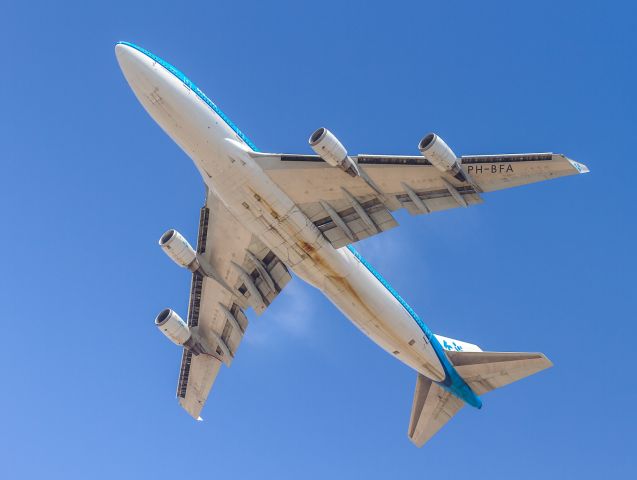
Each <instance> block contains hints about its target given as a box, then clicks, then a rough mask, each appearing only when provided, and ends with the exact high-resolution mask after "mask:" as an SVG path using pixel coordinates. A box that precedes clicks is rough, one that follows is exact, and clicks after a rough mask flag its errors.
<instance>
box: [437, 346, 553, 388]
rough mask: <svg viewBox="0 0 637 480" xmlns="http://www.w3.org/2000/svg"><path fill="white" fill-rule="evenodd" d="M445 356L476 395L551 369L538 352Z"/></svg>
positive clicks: (549, 362) (546, 360) (465, 353)
mask: <svg viewBox="0 0 637 480" xmlns="http://www.w3.org/2000/svg"><path fill="white" fill-rule="evenodd" d="M447 356H448V357H449V360H451V363H453V365H454V367H455V368H456V370H457V371H458V373H459V374H460V376H461V377H462V378H463V379H464V381H465V382H467V384H468V385H469V386H470V387H471V390H473V391H474V392H475V393H476V395H482V394H484V393H487V392H490V391H491V390H495V389H496V388H500V387H504V386H505V385H508V384H509V383H513V382H515V381H517V380H521V379H523V378H525V377H528V376H529V375H533V374H534V373H537V372H539V371H541V370H544V369H546V368H549V367H551V366H553V363H551V361H550V360H549V359H548V358H546V357H545V356H544V354H542V353H524V352H453V351H450V352H447Z"/></svg>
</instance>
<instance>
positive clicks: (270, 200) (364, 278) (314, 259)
mask: <svg viewBox="0 0 637 480" xmlns="http://www.w3.org/2000/svg"><path fill="white" fill-rule="evenodd" d="M117 56H118V60H119V62H120V65H121V67H122V70H123V71H124V74H125V76H126V79H127V80H128V82H129V83H130V85H131V87H132V89H133V91H134V92H135V95H136V96H137V98H138V99H139V101H140V102H141V103H142V105H143V106H144V107H145V108H146V110H147V111H148V113H149V114H150V115H151V116H152V118H153V119H154V120H155V121H156V122H157V123H158V124H159V125H160V126H161V127H162V129H163V130H164V131H165V132H166V133H167V134H168V135H169V136H170V137H171V138H172V139H173V140H174V141H175V142H176V143H177V144H178V145H179V146H180V147H181V148H182V149H183V150H184V151H185V152H186V153H187V154H188V155H189V156H190V158H192V160H193V161H194V163H195V165H196V167H197V169H198V170H199V172H200V173H201V176H202V178H203V180H204V182H205V183H206V185H207V186H208V188H209V190H210V192H211V193H212V194H214V195H216V196H217V197H218V199H219V201H220V202H221V203H222V204H223V205H225V207H226V208H227V209H228V210H229V211H230V213H231V214H232V215H233V216H234V217H235V218H236V219H237V220H238V221H239V222H240V223H241V224H242V225H243V226H245V228H246V229H248V230H249V231H250V232H251V233H253V234H254V235H256V236H257V237H259V238H260V239H261V241H263V243H264V244H266V245H267V246H268V247H269V248H270V249H271V250H272V251H273V252H274V253H275V254H276V255H277V256H278V257H279V258H280V259H281V260H282V261H283V262H284V263H285V264H286V265H287V266H288V267H289V268H290V269H292V270H293V271H294V272H295V273H296V275H298V276H299V277H301V278H302V279H303V280H305V281H306V282H308V283H309V284H311V285H313V286H314V287H316V288H318V289H319V290H321V291H322V292H323V293H324V294H325V295H326V296H327V298H329V299H330V301H331V302H332V303H333V304H334V305H335V306H336V307H337V308H338V309H339V310H341V311H342V312H343V314H344V315H345V316H347V317H348V318H349V319H350V320H351V321H352V322H353V323H354V324H355V325H356V326H357V327H358V328H359V329H361V330H362V331H363V332H364V333H365V334H366V335H367V336H368V337H369V338H371V339H372V340H373V341H374V342H376V343H377V344H378V345H380V346H381V347H382V348H383V349H385V350H386V351H387V352H389V353H390V354H392V355H394V356H395V357H397V358H398V359H400V360H401V361H402V362H404V363H405V364H407V365H409V366H410V367H412V368H413V369H415V370H417V371H418V372H420V373H422V374H423V375H425V376H427V377H429V378H431V379H432V380H434V381H442V380H443V379H444V378H445V372H444V369H443V366H442V364H441V362H440V360H439V359H438V356H437V355H436V352H435V351H434V349H433V348H432V345H431V343H430V341H429V340H428V339H427V338H426V337H425V334H424V332H423V330H422V329H421V327H420V326H419V325H418V324H417V323H416V322H415V321H414V318H413V316H412V315H411V314H410V313H409V312H408V311H407V310H406V308H405V307H404V306H403V305H402V304H401V303H400V302H399V300H398V299H397V298H396V296H395V295H394V294H393V293H392V292H390V291H389V290H388V288H387V287H386V286H385V285H383V283H381V281H379V279H378V278H377V277H376V276H375V275H374V273H373V272H372V271H370V268H369V267H368V266H367V265H365V264H363V263H362V261H361V260H359V259H358V258H357V257H356V256H355V255H354V254H353V253H352V252H351V251H350V250H349V249H348V248H341V249H338V250H336V249H334V248H333V247H332V246H331V244H330V243H329V242H328V241H327V240H326V239H325V238H324V237H323V235H322V234H321V232H320V231H319V230H318V228H317V227H316V226H315V225H314V224H313V223H312V222H311V221H310V220H309V219H308V218H307V217H306V215H305V214H304V213H303V212H301V210H300V209H299V208H298V207H297V206H296V205H295V204H294V203H293V202H292V200H290V198H289V197H288V196H287V195H286V194H285V193H284V192H283V191H282V190H281V189H280V188H279V187H278V186H277V185H276V184H275V183H274V182H273V181H272V180H271V179H270V178H269V177H268V176H267V174H266V173H265V172H264V171H263V170H262V169H261V167H260V166H259V163H258V156H256V155H254V151H253V150H252V148H251V147H250V146H249V145H248V144H247V143H246V142H245V141H244V140H243V139H242V138H241V136H240V135H239V134H238V133H237V131H236V130H235V129H233V128H231V126H230V125H229V120H227V119H224V118H222V115H223V114H221V113H220V112H219V111H217V110H215V109H213V108H212V107H211V106H210V105H209V104H208V103H206V102H205V101H204V100H202V98H201V96H200V95H199V93H198V92H196V91H194V90H193V88H196V87H194V86H193V85H191V84H190V83H189V81H188V80H187V79H186V82H184V78H183V77H180V75H181V72H178V71H176V70H175V71H172V72H171V71H169V70H168V68H167V67H166V66H163V65H161V64H160V63H158V62H157V61H156V60H155V59H153V58H151V57H150V56H148V55H145V54H144V53H142V52H140V51H138V50H136V49H133V48H131V47H128V46H126V45H118V46H117ZM168 67H170V66H168ZM343 175H345V173H343Z"/></svg>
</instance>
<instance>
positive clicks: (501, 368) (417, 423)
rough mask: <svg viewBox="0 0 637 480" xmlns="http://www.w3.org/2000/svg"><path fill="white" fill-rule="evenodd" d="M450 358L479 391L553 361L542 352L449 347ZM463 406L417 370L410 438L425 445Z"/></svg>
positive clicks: (517, 378) (533, 370)
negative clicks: (486, 350)
mask: <svg viewBox="0 0 637 480" xmlns="http://www.w3.org/2000/svg"><path fill="white" fill-rule="evenodd" d="M446 354H447V356H448V358H449V360H450V361H451V363H452V364H453V366H454V368H455V369H456V371H457V372H458V373H459V374H460V376H461V377H462V378H463V380H464V381H465V382H466V383H467V384H468V385H469V387H470V388H471V390H473V391H474V393H475V394H476V395H483V394H485V393H487V392H490V391H491V390H495V389H496V388H500V387H503V386H505V385H508V384H509V383H513V382H515V381H517V380H521V379H523V378H524V377H528V376H529V375H533V374H534V373H537V372H539V371H541V370H544V369H546V368H549V367H551V366H552V365H553V364H552V363H551V361H550V360H549V359H548V358H546V357H545V356H544V355H543V354H542V353H523V352H481V351H472V352H466V351H447V352H446ZM463 406H464V402H463V401H462V400H460V399H459V398H458V397H456V396H455V395H453V394H452V393H451V392H449V391H448V390H446V389H444V388H443V387H441V386H440V385H438V384H437V383H435V382H433V381H431V380H429V379H428V378H427V377H425V376H423V375H421V374H418V379H417V381H416V391H415V393H414V402H413V405H412V410H411V419H410V421H409V430H408V436H409V439H410V440H411V441H412V442H413V443H414V444H416V446H418V447H422V446H423V445H424V444H425V443H426V442H427V441H428V440H429V439H430V438H431V437H432V436H433V435H434V434H435V433H436V432H437V431H438V430H440V429H441V428H442V426H443V425H444V424H445V423H447V422H448V421H449V420H450V419H451V417H453V416H454V415H455V414H456V413H458V411H459V410H460V409H461V408H462V407H463Z"/></svg>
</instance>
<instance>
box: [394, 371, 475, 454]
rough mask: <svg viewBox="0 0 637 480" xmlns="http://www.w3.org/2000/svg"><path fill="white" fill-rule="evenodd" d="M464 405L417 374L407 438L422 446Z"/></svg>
mask: <svg viewBox="0 0 637 480" xmlns="http://www.w3.org/2000/svg"><path fill="white" fill-rule="evenodd" d="M463 406H464V402H463V401H462V400H460V399H459V398H458V397H456V396H455V395H452V394H451V393H450V392H448V391H447V390H444V389H443V388H442V387H440V386H438V384H436V383H434V382H432V381H431V380H429V379H428V378H427V377H425V376H424V375H421V374H418V379H417V380H416V391H415V393H414V403H413V405H412V408H411V419H410V421H409V431H408V432H407V434H408V435H409V439H410V440H411V441H412V442H413V443H414V444H415V445H416V446H418V447H422V446H423V445H424V444H425V443H426V442H427V441H428V440H429V439H430V438H431V437H433V436H434V435H435V433H436V432H437V431H438V430H440V429H441V428H442V426H443V425H444V424H445V423H447V422H448V421H449V420H451V417H453V416H454V415H455V414H456V413H458V411H459V410H460V409H461V408H462V407H463Z"/></svg>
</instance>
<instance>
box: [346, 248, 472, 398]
mask: <svg viewBox="0 0 637 480" xmlns="http://www.w3.org/2000/svg"><path fill="white" fill-rule="evenodd" d="M347 249H348V250H349V251H350V252H352V253H353V254H354V256H355V257H356V258H357V259H358V260H359V261H360V262H361V263H362V264H363V265H364V266H365V268H367V270H369V271H370V273H371V274H372V275H374V277H376V280H378V281H379V282H380V283H381V284H382V285H383V286H384V287H385V288H386V289H387V290H388V291H389V293H391V294H392V295H393V296H394V298H395V299H396V300H398V303H400V304H401V305H402V306H403V308H404V309H405V310H407V313H409V315H410V316H411V318H413V319H414V321H415V322H416V323H417V324H418V326H419V327H420V329H421V330H422V331H423V333H424V334H425V337H427V340H429V343H431V346H432V347H433V349H434V351H435V352H436V356H437V357H438V360H440V363H441V364H442V368H443V369H444V371H445V379H444V380H443V381H442V382H436V383H438V385H440V386H441V387H443V388H444V389H446V390H448V391H450V392H451V393H453V394H454V395H455V396H456V397H458V398H460V399H462V400H463V401H465V402H467V403H468V404H469V405H471V406H473V407H476V408H481V407H482V400H480V398H479V397H478V396H477V395H476V394H475V393H474V392H473V390H471V387H469V385H467V383H466V382H465V381H464V380H463V379H462V377H461V376H460V374H458V372H457V370H456V369H455V368H454V366H453V365H452V363H451V362H450V361H449V359H448V358H447V355H446V354H445V352H444V349H443V348H442V345H440V342H439V341H438V339H437V338H436V336H435V335H434V334H433V332H432V331H431V330H430V329H429V327H427V325H425V322H423V321H422V320H421V318H420V317H419V316H418V314H416V312H414V310H413V309H412V308H411V307H410V306H409V305H408V304H407V302H405V300H403V298H402V297H401V296H400V295H399V294H398V292H397V291H396V290H394V289H393V288H392V286H391V285H390V284H389V283H387V280H385V279H384V278H383V276H382V275H381V274H380V273H378V272H377V271H376V269H375V268H374V267H372V266H371V265H370V264H369V263H368V262H367V260H365V259H364V258H363V257H362V256H361V254H360V253H358V252H357V251H356V249H355V248H354V247H352V246H351V245H348V246H347Z"/></svg>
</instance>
